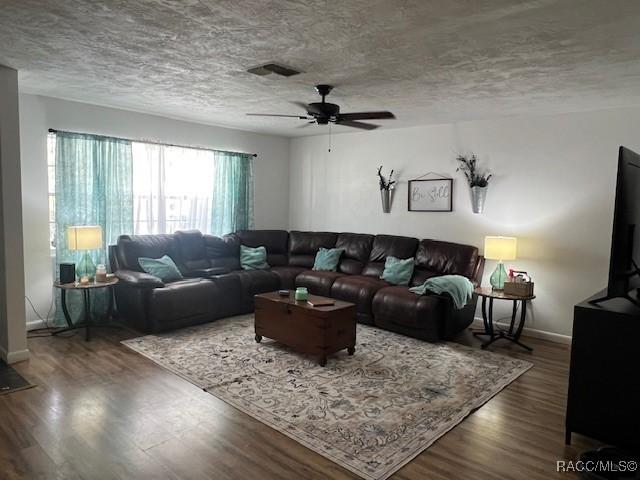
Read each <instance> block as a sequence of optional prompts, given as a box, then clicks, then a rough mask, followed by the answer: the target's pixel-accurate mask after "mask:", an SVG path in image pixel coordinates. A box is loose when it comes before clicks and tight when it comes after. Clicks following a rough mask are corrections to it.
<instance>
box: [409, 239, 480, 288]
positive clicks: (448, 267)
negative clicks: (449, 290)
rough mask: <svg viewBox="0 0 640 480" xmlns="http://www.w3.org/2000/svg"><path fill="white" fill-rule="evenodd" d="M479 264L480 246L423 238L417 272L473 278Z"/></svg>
mask: <svg viewBox="0 0 640 480" xmlns="http://www.w3.org/2000/svg"><path fill="white" fill-rule="evenodd" d="M477 264H478V248H477V247H473V246H471V245H463V244H460V243H451V242H441V241H439V240H421V241H420V243H419V245H418V251H417V252H416V273H417V271H428V272H435V273H437V274H439V275H462V276H464V277H467V278H469V279H473V276H474V273H475V269H476V265H477Z"/></svg>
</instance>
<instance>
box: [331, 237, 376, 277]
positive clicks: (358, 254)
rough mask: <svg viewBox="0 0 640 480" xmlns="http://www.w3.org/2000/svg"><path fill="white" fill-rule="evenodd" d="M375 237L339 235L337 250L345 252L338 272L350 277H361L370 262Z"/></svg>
mask: <svg viewBox="0 0 640 480" xmlns="http://www.w3.org/2000/svg"><path fill="white" fill-rule="evenodd" d="M373 238H374V236H373V235H368V234H366V233H339V234H338V239H337V240H336V248H341V249H343V250H344V253H343V254H342V257H341V258H340V263H339V265H338V271H339V272H342V273H347V274H349V275H360V274H361V273H362V269H363V268H364V265H365V263H367V261H368V260H369V255H370V254H371V246H372V245H373Z"/></svg>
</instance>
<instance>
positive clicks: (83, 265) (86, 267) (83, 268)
mask: <svg viewBox="0 0 640 480" xmlns="http://www.w3.org/2000/svg"><path fill="white" fill-rule="evenodd" d="M76 273H77V275H78V277H79V278H82V277H85V276H86V277H89V280H93V279H94V278H95V276H96V265H95V263H93V260H92V259H91V257H90V256H89V252H85V253H84V255H83V256H82V259H81V260H80V263H78V268H77V269H76Z"/></svg>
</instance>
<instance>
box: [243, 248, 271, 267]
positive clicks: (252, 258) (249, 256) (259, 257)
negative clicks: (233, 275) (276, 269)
mask: <svg viewBox="0 0 640 480" xmlns="http://www.w3.org/2000/svg"><path fill="white" fill-rule="evenodd" d="M240 266H241V267H242V269H243V270H264V269H266V268H269V264H268V263H267V249H266V248H264V247H256V248H251V247H246V246H244V245H240Z"/></svg>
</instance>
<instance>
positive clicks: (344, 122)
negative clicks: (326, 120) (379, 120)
mask: <svg viewBox="0 0 640 480" xmlns="http://www.w3.org/2000/svg"><path fill="white" fill-rule="evenodd" d="M336 123H337V124H338V125H346V126H347V127H354V128H361V129H363V130H375V129H376V128H378V127H379V126H380V125H374V124H372V123H364V122H354V121H351V120H339V121H337V122H336Z"/></svg>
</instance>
